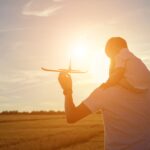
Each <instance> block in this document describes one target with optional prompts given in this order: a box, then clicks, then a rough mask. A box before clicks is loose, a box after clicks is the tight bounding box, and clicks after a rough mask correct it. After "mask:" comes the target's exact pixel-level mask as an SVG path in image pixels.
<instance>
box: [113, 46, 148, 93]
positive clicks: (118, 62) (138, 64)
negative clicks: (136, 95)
mask: <svg viewBox="0 0 150 150" xmlns="http://www.w3.org/2000/svg"><path fill="white" fill-rule="evenodd" d="M114 67H115V68H119V67H123V68H125V74H124V78H125V79H126V80H127V82H128V83H130V84H131V85H132V86H133V87H134V88H137V89H141V90H146V89H147V88H148V86H149V83H150V72H149V70H148V69H147V67H146V66H145V64H144V63H143V62H142V61H141V60H140V59H139V58H137V57H136V56H135V55H133V54H132V53H131V52H130V51H129V50H128V49H127V48H124V49H122V50H121V51H120V52H119V54H118V55H117V56H116V57H115V66H114Z"/></svg>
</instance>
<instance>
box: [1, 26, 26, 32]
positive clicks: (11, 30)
mask: <svg viewBox="0 0 150 150" xmlns="http://www.w3.org/2000/svg"><path fill="white" fill-rule="evenodd" d="M24 29H25V28H19V27H18V28H1V29H0V33H3V32H13V31H22V30H24Z"/></svg>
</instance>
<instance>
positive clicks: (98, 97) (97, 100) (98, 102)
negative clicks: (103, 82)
mask: <svg viewBox="0 0 150 150" xmlns="http://www.w3.org/2000/svg"><path fill="white" fill-rule="evenodd" d="M102 95H103V90H102V89H100V88H97V89H95V90H94V91H93V92H92V93H91V94H90V96H89V97H88V98H87V99H85V100H84V101H83V104H84V105H86V106H87V107H88V108H89V109H90V111H91V112H96V111H98V110H99V109H102V108H103V101H104V99H103V96H102Z"/></svg>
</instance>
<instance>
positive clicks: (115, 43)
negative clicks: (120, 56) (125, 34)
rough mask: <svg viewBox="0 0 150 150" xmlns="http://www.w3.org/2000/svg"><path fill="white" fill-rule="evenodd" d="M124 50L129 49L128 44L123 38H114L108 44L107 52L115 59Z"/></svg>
mask: <svg viewBox="0 0 150 150" xmlns="http://www.w3.org/2000/svg"><path fill="white" fill-rule="evenodd" d="M123 48H128V45H127V42H126V41H125V40H124V39H123V38H121V37H112V38H110V39H109V40H108V41H107V43H106V47H105V52H106V54H107V56H108V57H110V58H113V57H114V56H115V55H116V54H117V53H118V52H119V51H120V50H121V49H123Z"/></svg>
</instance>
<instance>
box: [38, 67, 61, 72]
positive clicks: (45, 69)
mask: <svg viewBox="0 0 150 150" xmlns="http://www.w3.org/2000/svg"><path fill="white" fill-rule="evenodd" d="M41 69H42V70H44V71H50V72H62V70H60V69H57V70H54V69H47V68H43V67H42V68H41Z"/></svg>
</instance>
